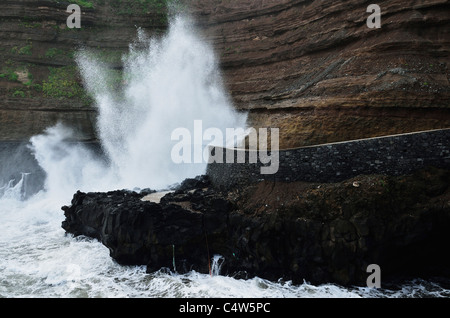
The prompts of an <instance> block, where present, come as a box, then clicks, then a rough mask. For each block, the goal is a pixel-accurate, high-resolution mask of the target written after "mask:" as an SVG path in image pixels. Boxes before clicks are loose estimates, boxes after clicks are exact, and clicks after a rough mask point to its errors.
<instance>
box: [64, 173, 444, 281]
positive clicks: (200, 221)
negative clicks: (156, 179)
mask: <svg viewBox="0 0 450 318" xmlns="http://www.w3.org/2000/svg"><path fill="white" fill-rule="evenodd" d="M200 180H202V179H197V181H200ZM203 181H205V180H203ZM188 183H192V184H196V186H199V187H198V188H189V187H187V186H186V187H185V188H184V190H180V189H179V190H177V191H175V192H173V193H170V194H168V195H166V196H165V197H164V198H162V200H161V202H160V203H159V204H158V203H152V202H148V201H142V200H141V198H142V196H143V195H141V194H137V193H134V192H129V191H113V192H108V193H87V194H86V193H82V192H77V193H76V194H75V195H74V198H73V200H72V205H71V206H70V207H63V210H64V211H65V216H66V220H65V221H64V222H63V225H62V226H63V228H64V229H65V230H66V231H67V232H69V233H73V234H74V235H87V236H90V237H94V238H97V239H99V240H100V241H101V242H103V244H105V245H106V246H107V247H108V248H109V249H110V252H111V256H112V257H113V258H114V259H116V260H117V261H118V262H119V263H121V264H141V265H142V264H146V265H147V269H148V271H149V272H151V271H155V270H158V269H160V268H162V267H167V268H170V269H172V270H173V269H175V270H176V271H177V272H185V271H189V270H192V269H193V270H196V271H199V272H202V273H208V271H209V270H210V266H209V264H210V260H211V258H212V257H213V255H215V254H220V255H222V256H223V257H224V259H225V261H224V264H223V265H222V270H223V272H222V274H228V275H234V274H236V273H246V275H248V276H253V275H258V276H260V277H264V278H268V279H273V280H276V279H279V278H285V279H291V280H293V281H294V282H302V281H303V279H305V280H307V281H309V282H312V283H324V282H335V283H339V284H344V285H348V284H359V285H365V283H366V279H367V277H368V275H369V274H368V273H367V272H366V269H367V266H368V265H369V264H378V265H379V266H380V267H381V270H382V277H383V279H388V278H389V277H394V276H397V277H398V275H407V274H411V275H415V276H424V275H444V276H447V277H449V276H450V270H449V269H450V257H449V255H448V253H447V252H446V251H447V247H448V244H449V243H450V240H449V238H448V236H447V235H446V229H447V228H448V227H449V225H450V204H449V202H450V187H449V184H450V171H448V170H437V169H429V170H424V171H422V172H420V173H416V174H414V175H411V176H406V177H387V176H360V177H358V178H355V179H351V180H347V181H344V182H341V183H335V184H321V185H319V184H312V183H300V182H293V183H281V182H276V183H273V182H261V183H258V184H255V185H252V186H248V187H246V188H243V189H237V190H233V191H229V192H218V191H215V190H214V189H212V188H211V187H205V186H206V185H208V183H207V181H205V182H201V183H195V182H193V181H192V180H190V181H187V182H186V183H184V184H185V185H186V184H188Z"/></svg>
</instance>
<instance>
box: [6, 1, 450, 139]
mask: <svg viewBox="0 0 450 318" xmlns="http://www.w3.org/2000/svg"><path fill="white" fill-rule="evenodd" d="M86 2H88V3H91V4H92V6H91V7H87V8H84V7H82V12H83V14H82V28H81V29H79V30H70V29H68V28H67V27H66V25H65V21H66V18H67V16H68V13H66V12H65V10H66V4H63V3H58V2H55V1H49V0H47V1H44V0H43V1H32V0H23V1H3V2H2V6H3V7H2V10H1V13H0V18H1V21H0V23H1V28H0V29H1V31H0V40H1V42H2V48H1V55H0V63H1V67H2V71H1V72H2V73H1V74H3V76H2V77H1V78H0V95H1V97H2V101H1V103H0V121H1V123H2V124H1V125H0V136H1V138H2V139H3V140H5V139H9V140H11V139H16V140H17V139H26V138H28V137H29V136H30V135H32V134H35V133H39V132H41V131H42V129H44V128H45V127H46V126H48V125H51V124H53V123H54V122H55V121H56V120H58V119H63V120H65V121H66V122H71V123H72V124H73V125H75V126H76V128H77V129H78V131H79V132H80V133H79V136H78V138H79V139H90V138H95V130H94V129H93V125H94V124H93V122H94V121H95V111H94V109H93V108H92V107H90V106H89V105H91V102H92V101H91V100H89V99H88V98H85V96H83V94H81V93H80V94H79V93H74V94H73V95H74V96H67V94H65V93H64V92H61V91H58V90H56V91H54V90H52V89H51V86H50V87H48V86H47V88H48V90H45V89H44V90H43V87H42V85H43V84H44V82H47V83H53V82H54V84H55V85H58V83H59V82H58V80H57V79H58V78H60V77H67V73H69V74H76V73H77V71H76V68H75V67H74V62H73V53H74V52H75V51H76V49H77V46H78V45H85V46H87V47H91V48H98V49H100V50H102V52H103V53H104V58H105V60H106V61H107V62H109V63H110V64H111V66H112V67H115V68H120V53H121V52H123V51H125V50H126V49H127V46H128V43H129V42H130V41H132V39H133V38H134V37H135V35H136V27H142V28H143V29H145V30H146V31H147V32H149V33H150V34H155V33H158V34H159V33H161V32H163V31H164V29H165V28H166V26H167V16H166V9H165V5H164V3H165V2H164V1H154V2H155V3H157V4H160V5H159V6H153V7H152V6H150V5H148V6H146V7H139V6H138V5H137V4H136V2H135V1H131V0H130V1H122V2H121V1H101V0H93V1H86ZM184 2H185V4H186V8H185V10H186V11H190V12H191V13H192V14H193V16H195V18H196V21H197V24H198V26H199V30H200V31H201V32H203V34H204V35H205V39H206V41H208V42H209V43H211V44H212V45H213V46H214V48H215V49H216V52H217V56H218V58H219V59H220V62H221V66H222V72H223V75H224V81H225V83H226V86H227V88H228V89H229V92H230V95H231V97H232V99H233V101H234V103H235V106H236V108H238V109H241V110H246V111H249V112H250V116H249V125H252V126H254V127H278V128H280V136H281V144H280V146H281V147H282V148H289V147H297V146H303V145H310V144H317V143H324V142H333V141H342V140H348V139H355V138H363V137H374V136H380V135H387V134H394V133H403V132H412V131H419V130H427V129H434V128H444V127H449V126H450V110H449V107H448V106H449V101H450V85H449V75H448V74H449V56H450V55H449V48H450V44H449V39H450V36H449V30H450V27H449V24H450V18H449V17H450V15H449V11H450V8H449V5H448V3H447V1H445V0H426V1H418V0H415V1H379V2H378V3H377V4H378V5H379V6H380V8H381V28H379V29H370V28H368V27H367V25H366V20H367V18H368V17H369V15H370V14H371V13H368V12H366V10H367V6H368V3H361V2H360V1H356V0H351V1H305V0H293V1H287V0H267V1H261V0H242V1H241V0H239V1H238V0H233V1H216V0H214V1H213V0H193V1H184ZM143 3H147V2H143ZM148 3H150V2H148ZM49 67H50V68H51V69H49ZM12 73H16V75H12ZM30 74H31V75H30ZM58 76H59V77H58ZM30 79H31V80H32V82H31V83H29V81H30ZM69 82H70V83H69V84H68V87H63V88H62V90H66V91H70V90H74V91H77V88H78V86H77V85H81V82H80V81H79V77H78V76H75V77H74V78H73V79H71V80H70V81H69ZM27 83H28V85H27ZM36 84H37V85H36ZM59 84H61V83H59ZM39 85H41V86H39ZM69 95H70V94H69Z"/></svg>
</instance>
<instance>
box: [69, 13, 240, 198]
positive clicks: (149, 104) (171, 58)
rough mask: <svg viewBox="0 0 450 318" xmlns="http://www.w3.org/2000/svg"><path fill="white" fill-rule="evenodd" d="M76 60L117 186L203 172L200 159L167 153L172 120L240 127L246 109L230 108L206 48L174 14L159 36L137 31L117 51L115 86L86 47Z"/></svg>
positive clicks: (159, 184) (166, 181) (163, 182)
mask: <svg viewBox="0 0 450 318" xmlns="http://www.w3.org/2000/svg"><path fill="white" fill-rule="evenodd" d="M76 60H77V63H78V65H79V67H80V70H81V74H82V76H83V79H84V82H85V86H86V87H87V89H88V91H89V92H90V93H91V95H92V96H93V97H94V99H95V104H96V106H97V108H98V112H99V114H98V121H97V129H98V135H99V138H100V141H101V143H102V146H103V148H104V150H105V152H106V154H107V156H108V158H109V160H110V169H113V171H114V173H115V174H116V175H117V177H118V182H119V184H118V185H117V186H119V187H122V188H134V187H140V188H144V187H152V188H156V189H160V188H164V187H165V186H167V185H170V184H173V183H177V182H180V181H182V180H183V179H185V178H188V177H193V176H196V175H199V174H202V173H204V172H205V170H206V162H201V163H195V164H177V163H174V162H173V160H171V149H172V148H173V146H174V143H175V142H174V141H172V140H171V133H172V131H174V130H175V129H176V128H178V127H184V128H186V129H189V130H191V131H193V130H194V121H195V120H201V121H202V123H203V125H204V126H205V127H217V128H219V129H222V130H223V131H225V130H226V128H234V127H244V128H245V126H246V114H240V113H238V112H236V111H235V110H234V108H233V105H232V103H231V100H230V98H229V96H228V95H227V94H226V91H225V89H224V85H223V83H222V79H221V74H220V71H219V67H218V63H217V60H216V57H215V54H214V51H213V49H212V48H211V47H210V46H209V45H208V44H207V43H206V42H205V41H203V40H202V39H201V38H200V36H198V35H197V32H196V30H195V28H194V27H193V25H192V23H191V22H190V20H189V19H188V18H186V17H182V16H176V17H174V18H173V20H172V21H171V24H170V27H169V30H168V33H167V34H166V35H165V36H163V37H162V38H160V39H155V38H150V39H149V38H147V37H146V35H145V33H144V32H143V31H142V30H138V36H137V39H136V40H135V42H133V43H132V44H131V45H130V48H129V53H128V54H126V55H124V56H123V65H124V69H123V74H122V81H121V85H120V87H119V88H118V87H117V86H115V87H111V86H108V85H107V83H108V77H109V76H110V75H109V72H110V70H108V68H107V66H106V65H105V64H103V63H102V62H101V61H99V60H97V59H95V58H93V54H91V53H90V52H89V51H88V50H84V51H81V52H80V53H79V54H78V55H77V58H76ZM224 142H226V141H224ZM193 146H195V145H193ZM201 146H202V147H205V146H206V144H202V145H201Z"/></svg>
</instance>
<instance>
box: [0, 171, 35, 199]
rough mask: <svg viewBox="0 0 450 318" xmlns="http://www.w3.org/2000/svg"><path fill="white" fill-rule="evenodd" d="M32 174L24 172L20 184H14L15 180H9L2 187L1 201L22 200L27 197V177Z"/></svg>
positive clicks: (0, 188) (0, 191) (0, 189)
mask: <svg viewBox="0 0 450 318" xmlns="http://www.w3.org/2000/svg"><path fill="white" fill-rule="evenodd" d="M29 174H30V173H26V172H22V173H21V178H20V180H19V182H17V183H16V184H14V182H15V181H16V180H15V179H12V180H9V181H8V182H7V183H6V184H5V185H4V186H3V187H0V199H11V200H19V201H20V200H22V199H24V198H25V197H26V196H27V182H26V181H27V180H26V179H27V176H28V175H29Z"/></svg>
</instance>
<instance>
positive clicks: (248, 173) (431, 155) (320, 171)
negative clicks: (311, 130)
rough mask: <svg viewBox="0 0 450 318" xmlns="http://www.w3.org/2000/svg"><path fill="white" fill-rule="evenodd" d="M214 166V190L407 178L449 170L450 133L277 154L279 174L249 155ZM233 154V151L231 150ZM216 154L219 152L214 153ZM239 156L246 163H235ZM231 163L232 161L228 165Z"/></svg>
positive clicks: (211, 168)
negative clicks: (378, 176)
mask: <svg viewBox="0 0 450 318" xmlns="http://www.w3.org/2000/svg"><path fill="white" fill-rule="evenodd" d="M222 150H223V154H224V159H223V163H216V162H214V163H210V164H208V167H207V172H206V174H207V175H208V176H209V177H210V179H211V180H212V182H213V184H214V185H216V186H218V187H224V188H229V187H232V186H235V185H238V184H248V183H252V182H256V181H261V180H273V181H286V182H292V181H308V182H338V181H342V180H345V179H348V178H352V177H355V176H357V175H360V174H386V175H393V176H395V175H403V174H408V173H411V172H413V171H415V170H417V169H420V168H423V167H427V166H435V167H439V168H448V167H450V129H442V130H431V131H422V132H415V133H409V134H400V135H392V136H384V137H377V138H368V139H359V140H353V141H347V142H338V143H330V144H323V145H317V146H308V147H302V148H295V149H286V150H280V151H278V152H277V153H275V152H273V153H270V152H269V155H272V156H273V157H272V160H274V158H276V157H277V154H278V158H279V169H278V171H277V172H276V173H275V174H265V175H264V174H261V167H262V166H268V165H270V163H269V164H266V165H263V164H262V163H261V162H260V160H258V161H257V163H249V151H248V150H239V149H238V150H234V161H233V162H232V163H227V160H226V152H227V150H225V149H222ZM228 150H229V149H228ZM213 151H217V149H214V150H213ZM238 152H244V153H245V163H237V158H238V156H239V155H242V153H241V154H238ZM228 162H229V161H228Z"/></svg>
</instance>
